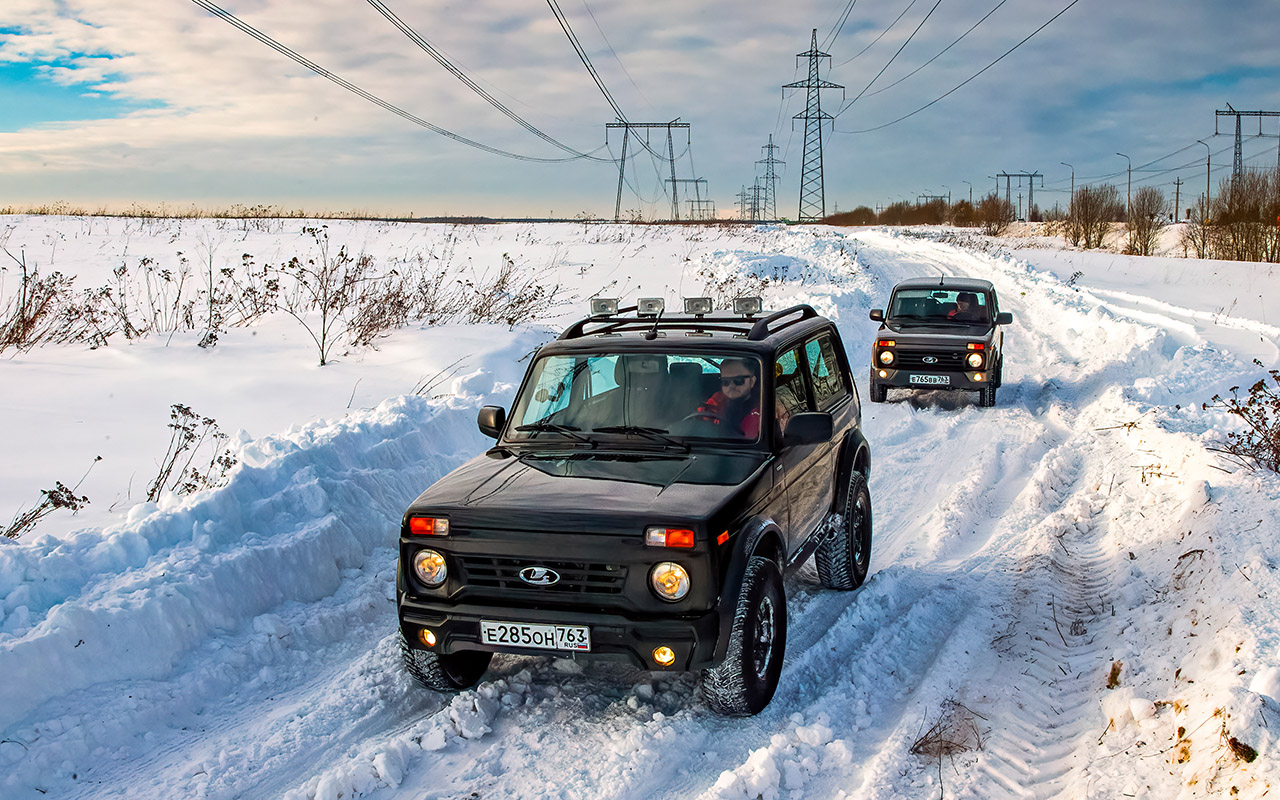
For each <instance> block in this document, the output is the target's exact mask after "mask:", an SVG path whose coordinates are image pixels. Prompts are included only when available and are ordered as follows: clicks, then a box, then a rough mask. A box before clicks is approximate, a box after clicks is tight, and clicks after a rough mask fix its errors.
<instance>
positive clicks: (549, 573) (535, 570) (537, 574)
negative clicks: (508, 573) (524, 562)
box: [520, 567, 560, 586]
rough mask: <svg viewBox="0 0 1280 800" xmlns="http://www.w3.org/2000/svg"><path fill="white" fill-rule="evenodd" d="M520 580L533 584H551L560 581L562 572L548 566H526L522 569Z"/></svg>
mask: <svg viewBox="0 0 1280 800" xmlns="http://www.w3.org/2000/svg"><path fill="white" fill-rule="evenodd" d="M520 580H522V581H524V582H525V583H528V584H530V585H533V586H551V585H553V584H556V583H559V582H560V573H558V572H556V571H555V570H554V569H548V568H546V567H525V568H524V569H522V570H520Z"/></svg>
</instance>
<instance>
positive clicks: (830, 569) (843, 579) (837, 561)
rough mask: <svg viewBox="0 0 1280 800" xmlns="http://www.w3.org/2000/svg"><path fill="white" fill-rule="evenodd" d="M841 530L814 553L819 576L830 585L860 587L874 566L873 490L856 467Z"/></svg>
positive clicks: (846, 494) (851, 477) (852, 475)
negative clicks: (872, 543) (872, 545)
mask: <svg viewBox="0 0 1280 800" xmlns="http://www.w3.org/2000/svg"><path fill="white" fill-rule="evenodd" d="M841 515H842V517H843V519H842V520H841V526H840V530H838V531H836V532H835V533H833V534H831V535H829V536H828V537H827V538H826V539H825V540H823V542H822V544H821V545H819V546H818V550H817V552H816V553H814V561H815V562H816V563H817V567H818V580H820V581H822V585H823V586H825V587H827V588H828V589H846V590H847V589H857V588H858V587H859V586H861V585H862V582H863V581H864V580H866V579H867V569H868V568H869V567H870V566H871V492H870V490H869V489H868V488H867V479H866V476H864V475H863V474H862V473H861V472H859V471H857V470H856V469H855V470H853V473H852V474H851V475H850V476H849V489H848V491H847V492H846V493H845V500H844V509H843V511H842V512H841Z"/></svg>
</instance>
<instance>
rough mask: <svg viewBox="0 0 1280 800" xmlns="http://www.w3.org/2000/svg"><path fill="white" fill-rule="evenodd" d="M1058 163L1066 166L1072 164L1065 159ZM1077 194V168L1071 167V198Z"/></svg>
mask: <svg viewBox="0 0 1280 800" xmlns="http://www.w3.org/2000/svg"><path fill="white" fill-rule="evenodd" d="M1058 163H1059V164H1061V165H1062V166H1064V167H1071V165H1070V164H1068V163H1067V162H1065V161H1059V162H1058ZM1075 196H1076V168H1075V167H1071V199H1073V200H1074V199H1075Z"/></svg>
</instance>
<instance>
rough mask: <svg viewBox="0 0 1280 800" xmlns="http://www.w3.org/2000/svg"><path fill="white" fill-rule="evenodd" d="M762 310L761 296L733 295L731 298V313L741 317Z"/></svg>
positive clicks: (762, 301)
mask: <svg viewBox="0 0 1280 800" xmlns="http://www.w3.org/2000/svg"><path fill="white" fill-rule="evenodd" d="M763 310H764V298H762V297H735V298H733V313H735V314H738V315H740V316H743V317H749V316H751V315H752V314H759V313H760V312H761V311H763Z"/></svg>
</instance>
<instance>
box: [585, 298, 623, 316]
mask: <svg viewBox="0 0 1280 800" xmlns="http://www.w3.org/2000/svg"><path fill="white" fill-rule="evenodd" d="M617 313H618V298H616V297H593V298H591V316H593V317H611V316H613V315H614V314H617Z"/></svg>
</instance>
